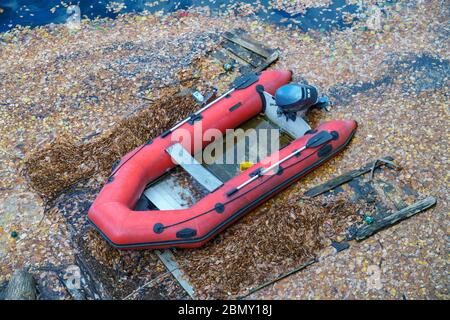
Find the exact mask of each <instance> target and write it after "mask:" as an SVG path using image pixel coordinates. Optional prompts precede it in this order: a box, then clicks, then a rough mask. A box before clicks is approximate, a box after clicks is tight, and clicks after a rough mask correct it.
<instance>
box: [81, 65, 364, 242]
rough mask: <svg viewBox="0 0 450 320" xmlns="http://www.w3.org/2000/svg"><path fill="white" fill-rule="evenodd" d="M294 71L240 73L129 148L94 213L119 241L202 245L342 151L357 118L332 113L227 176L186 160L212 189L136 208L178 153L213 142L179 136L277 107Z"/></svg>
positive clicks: (188, 152) (109, 236) (235, 123)
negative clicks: (181, 201)
mask: <svg viewBox="0 0 450 320" xmlns="http://www.w3.org/2000/svg"><path fill="white" fill-rule="evenodd" d="M291 76H292V74H291V72H290V71H265V72H262V73H259V74H253V75H251V76H247V77H246V78H242V79H240V80H239V81H237V82H236V83H235V85H234V87H233V88H232V89H230V90H229V91H228V92H226V93H225V94H224V95H222V96H221V97H219V98H218V99H216V100H215V101H213V102H212V103H210V104H209V105H207V106H205V107H204V108H202V109H200V110H199V111H197V112H196V113H194V114H193V115H191V116H190V117H189V118H187V119H185V120H184V121H182V122H180V123H178V124H177V125H175V126H174V127H173V128H171V129H170V130H167V131H166V132H164V133H162V134H161V135H160V136H159V137H157V138H155V139H153V140H151V141H148V142H147V143H146V144H144V145H142V146H140V147H138V148H137V149H135V150H133V151H132V152H130V153H128V154H127V155H125V156H124V157H123V158H122V159H121V160H120V163H119V164H118V165H117V166H116V167H115V169H114V170H113V172H112V174H111V176H110V177H109V179H108V181H107V182H106V184H105V186H104V187H103V189H102V190H101V191H100V193H99V195H98V197H97V198H96V200H95V201H94V203H93V204H92V206H91V208H90V210H89V213H88V219H89V220H90V221H91V222H92V224H93V225H94V226H95V227H96V229H97V230H98V231H99V232H100V233H101V234H102V235H103V236H104V237H105V238H106V239H107V240H108V241H109V242H110V243H111V245H113V246H114V247H117V248H123V249H129V248H168V247H199V246H201V245H203V244H204V243H205V242H207V241H208V240H210V239H211V238H212V237H214V236H215V235H216V234H217V233H219V232H220V231H222V230H223V229H224V228H226V227H227V226H229V225H230V224H231V223H233V222H235V221H236V220H237V219H238V218H240V217H242V215H244V214H245V213H246V212H248V211H249V210H251V209H253V208H255V207H256V206H258V205H259V204H261V203H263V202H264V201H266V200H267V199H268V198H269V197H271V196H273V195H275V194H277V193H279V192H280V191H281V190H282V189H284V188H286V187H287V186H289V185H290V184H292V183H293V182H295V181H296V180H298V179H299V178H301V177H302V176H304V175H305V174H307V173H308V172H310V171H311V170H313V169H314V168H316V167H318V166H319V165H320V164H322V163H323V162H324V161H326V160H327V159H329V158H331V157H332V156H334V155H335V154H337V153H338V152H339V151H341V150H342V149H343V148H344V147H345V146H346V145H347V144H348V143H349V141H350V139H351V138H352V136H353V134H354V132H355V130H356V122H355V121H352V120H334V121H330V122H327V123H324V124H322V125H320V126H319V127H317V128H315V129H314V130H307V131H306V132H301V133H299V134H298V135H297V136H298V137H294V138H296V139H293V140H292V141H290V142H289V143H288V144H287V145H285V146H283V147H282V148H281V149H280V150H279V151H276V152H273V153H271V154H269V155H268V156H267V158H265V159H264V160H262V161H260V162H258V163H256V164H254V165H252V166H251V167H250V168H248V169H246V170H244V171H242V172H239V174H237V175H235V176H233V177H231V178H230V179H228V180H227V179H219V178H218V177H217V176H215V175H214V174H211V172H208V170H207V169H205V167H204V166H201V165H200V164H198V163H196V162H195V161H194V163H191V164H190V165H186V166H185V167H184V168H185V169H186V170H187V171H188V172H189V173H191V174H192V175H193V176H194V178H195V177H197V176H198V177H199V178H198V180H201V183H202V184H203V185H204V186H205V188H206V189H207V191H208V192H207V194H206V195H204V196H203V197H202V198H201V199H199V200H198V201H196V202H195V203H193V204H192V205H190V206H189V207H184V208H182V209H179V208H178V209H167V208H168V207H164V208H162V207H159V209H158V207H157V206H148V207H145V208H144V209H142V208H141V209H136V206H137V203H138V202H139V201H140V199H141V198H142V196H143V193H144V192H145V190H146V189H147V188H148V187H149V185H151V184H152V183H153V182H154V181H157V180H158V179H159V178H161V176H163V175H164V174H166V173H167V172H168V171H170V170H171V169H173V168H175V167H177V165H178V164H179V163H177V161H180V160H179V158H180V156H184V157H190V156H191V155H194V154H196V153H198V152H202V149H203V148H205V147H206V146H207V145H208V144H209V143H211V142H210V141H202V142H201V143H198V142H196V141H194V139H185V138H184V139H183V141H179V142H177V141H175V140H174V137H175V136H177V135H179V134H180V132H183V135H184V136H186V133H188V135H191V136H192V137H193V136H194V134H195V130H201V131H202V133H204V132H205V131H207V130H208V129H211V128H214V129H218V130H220V132H221V133H222V134H225V133H226V130H227V129H233V128H236V127H238V126H239V125H241V124H242V123H244V122H246V121H248V120H249V119H252V118H254V117H257V116H258V115H259V114H261V113H269V111H270V110H269V105H270V106H271V107H270V108H272V107H273V104H274V102H273V101H275V98H273V97H272V95H274V94H275V91H276V90H277V89H278V88H280V87H282V86H283V85H286V84H288V83H289V82H290V81H291ZM272 111H273V110H272ZM272 113H274V114H276V112H272ZM299 121H303V120H302V119H299ZM295 124H296V122H295V121H294V122H290V124H289V125H290V126H291V127H292V126H293V125H294V126H295ZM293 130H294V131H295V130H296V128H293ZM300 134H301V135H302V136H300ZM161 197H162V196H161ZM161 197H160V198H158V196H156V197H155V198H154V199H156V200H158V201H159V200H161V199H162V198H161Z"/></svg>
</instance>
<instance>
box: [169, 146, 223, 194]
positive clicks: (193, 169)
mask: <svg viewBox="0 0 450 320" xmlns="http://www.w3.org/2000/svg"><path fill="white" fill-rule="evenodd" d="M166 151H167V153H168V154H170V156H171V157H172V159H173V160H175V162H176V163H178V164H179V165H180V166H181V167H182V168H183V169H184V170H186V172H188V173H189V174H190V175H191V176H192V177H193V178H194V179H195V180H196V181H197V182H198V183H200V184H201V185H202V186H203V187H205V189H206V190H208V191H209V192H213V191H214V190H216V189H217V188H219V187H220V186H221V185H222V184H223V183H222V181H220V180H219V179H218V178H217V177H216V176H214V175H213V174H212V173H211V172H209V171H208V170H207V169H206V168H205V167H203V166H202V165H201V164H200V163H199V162H198V161H197V160H196V159H195V158H194V157H192V156H191V154H190V153H189V152H187V151H186V149H184V147H183V146H182V145H181V144H179V143H175V144H173V145H172V146H170V147H169V148H167V149H166Z"/></svg>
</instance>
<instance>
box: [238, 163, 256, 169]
mask: <svg viewBox="0 0 450 320" xmlns="http://www.w3.org/2000/svg"><path fill="white" fill-rule="evenodd" d="M252 165H253V162H250V161H244V162H241V163H240V164H239V170H241V171H245V170H247V169H248V168H250V167H251V166H252Z"/></svg>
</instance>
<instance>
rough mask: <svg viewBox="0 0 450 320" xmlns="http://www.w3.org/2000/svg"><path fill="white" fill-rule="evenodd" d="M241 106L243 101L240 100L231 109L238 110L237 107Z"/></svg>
mask: <svg viewBox="0 0 450 320" xmlns="http://www.w3.org/2000/svg"><path fill="white" fill-rule="evenodd" d="M240 106H242V103H240V102H238V103H236V104H235V105H234V106H232V107H231V108H230V109H228V110H230V111H231V112H233V111H234V110H236V109H237V108H239V107H240Z"/></svg>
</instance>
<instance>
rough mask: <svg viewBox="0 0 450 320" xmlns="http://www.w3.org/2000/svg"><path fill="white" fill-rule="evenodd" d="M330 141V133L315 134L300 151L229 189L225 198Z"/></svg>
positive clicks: (331, 138)
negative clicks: (287, 162)
mask: <svg viewBox="0 0 450 320" xmlns="http://www.w3.org/2000/svg"><path fill="white" fill-rule="evenodd" d="M331 140H333V135H332V134H331V133H329V132H328V131H320V132H319V133H317V134H316V135H314V136H313V137H311V138H310V139H309V140H308V142H306V145H305V146H304V147H301V148H300V149H297V150H295V151H294V152H292V153H291V154H290V155H288V156H286V157H284V158H283V159H281V160H279V161H277V162H275V163H274V164H272V165H271V166H270V167H267V168H265V169H264V170H261V171H260V172H258V173H257V174H256V175H255V176H254V177H252V178H250V179H249V180H247V181H245V182H243V183H242V184H240V185H239V186H237V187H236V188H233V189H231V190H230V191H228V192H227V196H231V195H233V194H235V193H236V192H238V191H239V190H241V189H242V188H243V187H245V186H246V185H248V184H250V183H252V182H253V181H255V180H256V179H258V178H259V177H261V176H263V175H265V174H266V173H267V172H269V171H270V170H272V169H274V168H276V167H278V166H279V165H280V164H281V163H283V162H285V161H286V160H289V159H291V158H292V157H294V156H296V155H298V154H299V153H300V152H302V151H303V150H305V149H309V148H316V147H318V146H320V145H322V144H324V143H326V142H328V141H331Z"/></svg>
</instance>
